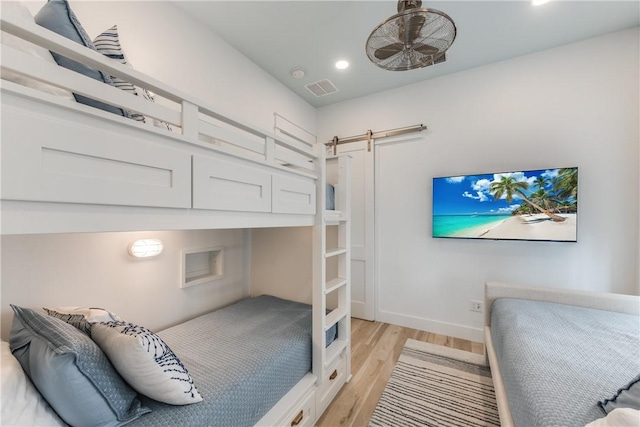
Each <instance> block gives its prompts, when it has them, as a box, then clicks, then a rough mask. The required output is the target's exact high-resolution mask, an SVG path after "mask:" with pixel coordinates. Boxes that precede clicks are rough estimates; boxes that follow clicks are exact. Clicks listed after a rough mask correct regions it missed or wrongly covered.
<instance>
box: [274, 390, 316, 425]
mask: <svg viewBox="0 0 640 427" xmlns="http://www.w3.org/2000/svg"><path fill="white" fill-rule="evenodd" d="M315 422H316V393H315V391H314V392H311V393H309V395H308V396H307V397H306V398H305V399H304V400H303V401H302V402H301V403H300V404H299V405H296V407H295V409H294V410H293V411H291V412H290V413H288V414H287V415H286V416H285V417H284V418H283V419H282V422H281V423H279V424H278V425H281V426H283V427H308V426H313V425H314V423H315Z"/></svg>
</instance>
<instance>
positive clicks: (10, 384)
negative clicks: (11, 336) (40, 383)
mask: <svg viewBox="0 0 640 427" xmlns="http://www.w3.org/2000/svg"><path fill="white" fill-rule="evenodd" d="M0 366H2V369H0V373H1V376H2V389H1V390H0V393H1V394H0V396H1V397H2V403H1V404H0V407H1V408H2V412H1V414H0V419H1V420H2V425H3V426H66V424H65V423H64V422H63V421H62V420H61V419H60V418H59V417H58V415H57V414H56V413H55V411H54V410H53V409H52V408H51V406H49V404H48V403H47V401H46V400H44V398H43V397H42V396H41V395H40V393H39V392H38V390H37V389H36V388H35V387H34V385H33V384H32V383H31V380H29V378H28V377H27V375H26V374H25V373H24V371H23V370H22V366H20V362H18V359H16V358H15V357H14V356H13V354H11V350H10V349H9V343H8V342H5V341H2V361H1V363H0Z"/></svg>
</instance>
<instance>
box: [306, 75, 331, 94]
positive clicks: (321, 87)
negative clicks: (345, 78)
mask: <svg viewBox="0 0 640 427" xmlns="http://www.w3.org/2000/svg"><path fill="white" fill-rule="evenodd" d="M304 87H306V88H307V90H308V91H309V92H311V93H312V94H314V95H315V96H317V97H321V96H326V95H331V94H332V93H334V92H337V91H338V88H337V87H335V85H334V84H333V83H331V82H330V81H329V79H324V80H318V81H317V82H313V83H309V84H308V85H305V86H304Z"/></svg>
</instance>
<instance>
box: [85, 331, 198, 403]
mask: <svg viewBox="0 0 640 427" xmlns="http://www.w3.org/2000/svg"><path fill="white" fill-rule="evenodd" d="M91 337H92V338H93V340H94V341H95V342H96V343H97V344H98V345H99V346H100V348H101V349H102V351H104V352H105V354H106V355H107V356H108V357H109V360H110V361H111V363H112V364H113V366H114V367H115V368H116V370H117V371H118V372H119V373H120V375H122V377H123V378H124V379H125V380H126V381H127V382H128V383H129V385H131V387H133V388H134V389H136V390H137V391H138V392H139V393H141V394H144V395H145V396H148V397H150V398H152V399H154V400H157V401H159V402H164V403H168V404H171V405H187V404H190V403H197V402H200V401H202V397H201V396H200V394H199V393H198V390H197V389H196V387H195V385H194V384H193V379H192V378H191V375H189V372H188V371H187V368H186V367H185V366H184V365H183V364H182V362H181V361H180V359H178V357H177V356H176V355H175V354H174V353H173V351H171V349H170V348H169V346H168V345H167V344H166V343H165V342H164V341H163V340H162V339H161V338H160V337H159V336H157V335H156V334H154V333H153V332H151V331H150V330H148V329H147V328H144V327H142V326H138V325H134V324H132V323H126V322H106V323H95V324H94V325H92V328H91Z"/></svg>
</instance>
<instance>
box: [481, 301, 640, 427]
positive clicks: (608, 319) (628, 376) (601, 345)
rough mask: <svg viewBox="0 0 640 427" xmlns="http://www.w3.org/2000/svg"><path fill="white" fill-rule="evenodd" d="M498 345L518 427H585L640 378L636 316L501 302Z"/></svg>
mask: <svg viewBox="0 0 640 427" xmlns="http://www.w3.org/2000/svg"><path fill="white" fill-rule="evenodd" d="M491 337H492V340H493V343H494V346H495V350H496V355H497V358H498V362H499V364H500V370H501V371H502V375H503V378H504V384H505V390H506V394H507V400H508V401H509V406H510V409H511V413H512V416H513V420H514V422H515V424H516V426H527V427H529V426H531V427H533V426H584V425H585V424H587V423H589V422H591V421H593V420H595V419H597V418H601V417H604V416H605V415H606V414H605V413H604V412H603V411H602V410H601V409H600V408H599V407H598V404H597V402H598V401H599V400H602V399H606V398H610V397H611V396H613V394H614V393H615V392H616V391H617V390H618V389H620V388H621V387H623V386H624V385H625V384H627V383H628V382H629V381H631V380H632V379H633V378H634V377H635V376H636V375H638V373H639V372H640V346H639V339H640V318H639V317H638V316H634V315H630V314H622V313H614V312H609V311H602V310H595V309H590V308H583V307H574V306H569V305H563V304H555V303H548V302H538V301H529V300H517V299H498V300H496V301H495V302H494V303H493V306H492V308H491Z"/></svg>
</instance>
